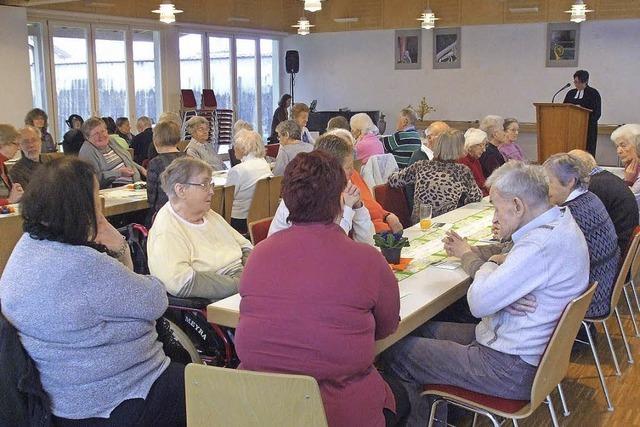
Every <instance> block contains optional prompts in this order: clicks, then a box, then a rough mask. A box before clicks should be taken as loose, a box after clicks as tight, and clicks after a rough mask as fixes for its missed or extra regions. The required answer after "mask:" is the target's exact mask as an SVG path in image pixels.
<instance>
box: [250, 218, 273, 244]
mask: <svg viewBox="0 0 640 427" xmlns="http://www.w3.org/2000/svg"><path fill="white" fill-rule="evenodd" d="M272 219H273V217H269V218H264V219H260V220H258V221H253V222H252V223H250V224H249V237H251V243H253V246H255V245H257V244H258V243H260V242H262V241H263V240H264V239H266V238H267V235H268V234H269V227H271V220H272Z"/></svg>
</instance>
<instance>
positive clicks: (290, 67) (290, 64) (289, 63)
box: [284, 50, 300, 74]
mask: <svg viewBox="0 0 640 427" xmlns="http://www.w3.org/2000/svg"><path fill="white" fill-rule="evenodd" d="M284 62H285V66H286V69H287V73H289V74H292V73H297V72H299V71H300V56H299V55H298V51H297V50H288V51H287V53H286V54H285V57H284Z"/></svg>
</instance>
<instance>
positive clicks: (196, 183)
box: [183, 182, 214, 192]
mask: <svg viewBox="0 0 640 427" xmlns="http://www.w3.org/2000/svg"><path fill="white" fill-rule="evenodd" d="M183 184H184V185H195V186H197V187H200V188H202V189H203V190H204V191H207V192H209V191H211V189H212V188H213V186H214V184H212V183H210V182H208V183H206V184H201V183H199V182H183Z"/></svg>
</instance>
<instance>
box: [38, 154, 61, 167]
mask: <svg viewBox="0 0 640 427" xmlns="http://www.w3.org/2000/svg"><path fill="white" fill-rule="evenodd" d="M62 157H64V153H60V152H58V151H56V152H55V153H42V154H40V162H41V163H43V164H44V163H49V162H52V161H54V160H57V159H61V158H62Z"/></svg>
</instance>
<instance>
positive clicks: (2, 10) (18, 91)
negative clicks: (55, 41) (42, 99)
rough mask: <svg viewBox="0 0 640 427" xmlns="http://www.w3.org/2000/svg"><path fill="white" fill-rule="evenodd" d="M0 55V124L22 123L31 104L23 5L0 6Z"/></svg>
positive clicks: (25, 18) (25, 16) (25, 21)
mask: <svg viewBox="0 0 640 427" xmlns="http://www.w3.org/2000/svg"><path fill="white" fill-rule="evenodd" d="M0 58H2V59H1V62H2V65H0V82H2V90H0V123H11V124H12V125H14V126H23V125H24V116H25V114H26V113H27V111H29V110H30V109H31V105H32V103H33V101H32V96H31V76H30V74H29V50H28V49H27V11H26V9H25V8H22V7H8V6H0Z"/></svg>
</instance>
